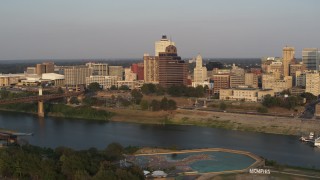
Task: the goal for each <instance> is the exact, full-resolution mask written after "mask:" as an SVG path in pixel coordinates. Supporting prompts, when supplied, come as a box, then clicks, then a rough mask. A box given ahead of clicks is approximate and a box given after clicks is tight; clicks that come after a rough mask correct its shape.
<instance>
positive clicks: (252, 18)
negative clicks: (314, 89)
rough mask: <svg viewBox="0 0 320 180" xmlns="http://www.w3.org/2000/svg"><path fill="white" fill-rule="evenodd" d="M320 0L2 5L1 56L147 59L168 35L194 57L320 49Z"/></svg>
mask: <svg viewBox="0 0 320 180" xmlns="http://www.w3.org/2000/svg"><path fill="white" fill-rule="evenodd" d="M319 9H320V1H319V0H303V1H302V0H92V1H90V0H20V1H19V0H1V2H0V59H1V60H5V59H78V58H80V59H87V58H90V59H93V58H104V59H109V58H141V57H142V56H143V53H145V52H147V53H150V54H152V55H153V54H154V42H155V41H156V40H159V39H160V38H161V35H162V34H167V35H168V36H171V37H172V40H173V41H175V42H176V45H177V48H178V54H179V55H180V56H181V57H183V58H185V57H193V56H196V55H197V54H198V53H201V54H202V56H203V57H226V58H229V57H239V58H241V57H262V56H281V50H282V47H283V46H285V45H291V46H294V47H295V48H296V56H298V57H300V56H301V50H302V48H305V47H316V48H320V10H319Z"/></svg>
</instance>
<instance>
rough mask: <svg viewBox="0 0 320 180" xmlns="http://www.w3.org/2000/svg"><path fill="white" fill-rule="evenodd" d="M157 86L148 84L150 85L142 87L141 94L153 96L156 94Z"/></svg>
mask: <svg viewBox="0 0 320 180" xmlns="http://www.w3.org/2000/svg"><path fill="white" fill-rule="evenodd" d="M156 89H157V88H156V85H155V84H151V83H148V84H143V85H142V87H141V92H142V93H143V94H153V93H155V92H156Z"/></svg>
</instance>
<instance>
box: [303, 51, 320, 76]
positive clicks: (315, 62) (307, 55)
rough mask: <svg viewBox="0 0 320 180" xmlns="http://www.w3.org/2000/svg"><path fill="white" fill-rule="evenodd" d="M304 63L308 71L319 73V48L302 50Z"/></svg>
mask: <svg viewBox="0 0 320 180" xmlns="http://www.w3.org/2000/svg"><path fill="white" fill-rule="evenodd" d="M302 62H303V64H305V65H306V68H307V70H317V71H319V70H320V69H319V65H320V51H319V49H317V48H305V49H303V50H302Z"/></svg>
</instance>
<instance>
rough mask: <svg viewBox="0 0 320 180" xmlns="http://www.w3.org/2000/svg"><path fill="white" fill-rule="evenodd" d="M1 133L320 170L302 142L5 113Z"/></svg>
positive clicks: (315, 152) (36, 141)
mask: <svg viewBox="0 0 320 180" xmlns="http://www.w3.org/2000/svg"><path fill="white" fill-rule="evenodd" d="M0 128H4V129H10V130H15V131H19V132H27V133H29V132H32V133H34V135H33V136H30V137H24V139H26V140H27V141H28V142H29V143H30V144H33V145H37V146H41V147H50V148H55V147H59V146H67V147H71V148H74V149H88V148H90V147H95V148H98V149H104V148H105V147H106V146H107V145H108V144H109V143H112V142H118V143H120V144H122V145H123V146H128V145H132V146H150V147H178V148H181V149H191V148H207V147H210V148H215V147H221V148H230V149H237V150H245V151H250V152H252V153H255V154H257V155H259V156H263V157H265V158H267V159H271V160H276V161H278V162H280V163H282V164H288V165H293V166H302V167H315V168H318V169H320V148H313V147H311V146H309V145H307V144H304V143H301V142H300V141H298V137H297V136H285V135H274V134H264V133H253V132H240V131H232V130H224V129H215V128H206V127H196V126H178V125H165V126H163V125H146V124H133V123H120V122H99V121H89V120H79V119H59V118H53V117H46V118H45V119H39V118H38V117H37V116H33V115H29V114H23V113H13V112H0Z"/></svg>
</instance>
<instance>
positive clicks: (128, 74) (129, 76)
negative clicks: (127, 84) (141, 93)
mask: <svg viewBox="0 0 320 180" xmlns="http://www.w3.org/2000/svg"><path fill="white" fill-rule="evenodd" d="M124 80H125V81H136V80H137V74H136V73H134V72H133V71H132V70H131V68H125V69H124Z"/></svg>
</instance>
